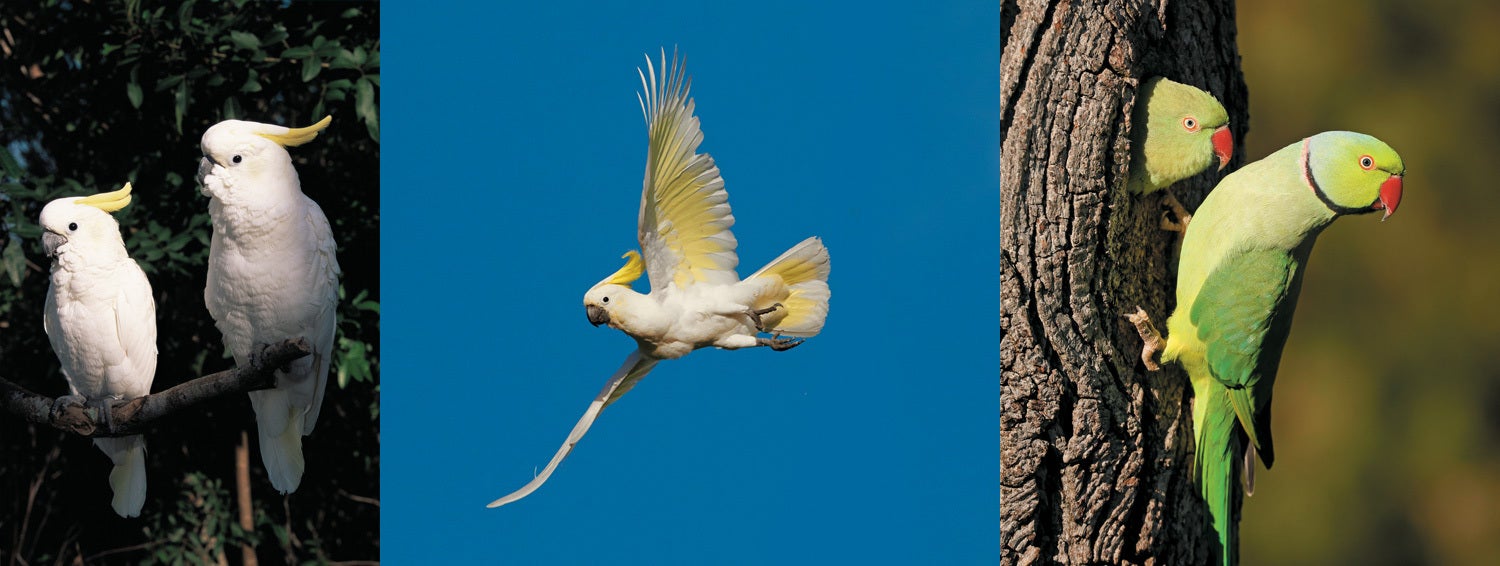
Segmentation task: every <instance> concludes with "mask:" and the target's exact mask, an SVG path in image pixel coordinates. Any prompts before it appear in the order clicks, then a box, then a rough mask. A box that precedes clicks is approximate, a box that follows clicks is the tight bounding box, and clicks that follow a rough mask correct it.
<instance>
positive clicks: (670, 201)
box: [489, 52, 829, 507]
mask: <svg viewBox="0 0 1500 566" xmlns="http://www.w3.org/2000/svg"><path fill="white" fill-rule="evenodd" d="M687 84H688V81H687V77H686V76H685V74H684V70H683V67H682V65H681V64H679V61H678V60H677V58H676V57H675V56H674V57H673V60H672V66H671V67H668V66H667V61H666V53H665V52H663V53H662V67H661V74H660V75H657V72H656V69H655V68H654V67H653V66H652V64H651V59H650V57H647V58H646V69H645V71H644V72H642V73H641V86H642V88H643V89H644V90H645V93H644V96H643V97H642V98H641V111H642V113H644V114H645V115H646V124H647V130H648V138H647V142H648V146H647V150H646V178H645V181H644V182H643V190H642V193H641V204H640V214H639V216H638V217H637V218H638V219H639V226H638V232H637V237H638V239H639V240H640V244H641V250H642V252H644V253H637V252H636V251H635V250H631V251H629V252H626V254H625V257H628V258H629V260H628V261H627V262H626V264H625V267H623V268H621V269H620V270H619V271H616V272H615V273H614V274H613V275H610V276H609V277H606V278H604V280H603V281H600V282H599V283H598V284H596V285H594V286H593V287H592V288H590V289H589V290H588V292H587V293H585V294H584V296H583V305H584V311H585V313H586V315H587V316H588V320H589V322H590V323H592V324H593V325H594V326H600V325H608V326H609V327H610V328H614V329H616V330H620V331H622V332H624V333H625V334H627V335H629V336H630V337H631V338H634V339H635V342H636V344H637V345H638V346H639V348H638V349H637V350H636V351H634V352H632V353H631V354H630V356H629V357H627V358H626V359H625V363H624V364H623V365H621V366H620V369H619V370H618V371H616V372H615V374H614V376H613V377H611V378H610V380H609V381H608V382H607V383H606V384H605V386H604V389H603V390H602V391H600V392H599V395H598V396H597V397H596V398H595V399H594V401H593V402H592V403H590V404H589V407H588V410H587V411H585V412H584V415H583V418H581V419H579V420H578V424H576V425H575V426H574V427H573V431H572V432H571V433H570V434H569V435H568V438H567V440H565V441H564V442H563V445H562V447H561V448H559V449H558V451H557V453H556V454H555V455H554V456H553V457H552V461H551V462H549V463H548V464H547V467H546V469H543V470H542V472H541V474H539V475H537V476H536V477H535V478H533V479H532V480H531V482H529V483H527V484H526V485H525V486H524V487H522V488H521V489H519V490H516V491H515V492H512V493H510V494H509V495H506V496H504V497H501V498H500V499H497V500H495V501H494V502H492V503H490V504H489V506H490V507H499V506H501V505H505V504H507V503H510V502H513V501H516V500H518V499H521V498H522V497H525V496H527V495H528V494H530V493H531V492H533V491H535V490H536V489H537V488H538V487H541V485H542V484H543V483H544V482H546V481H547V478H548V477H550V476H551V475H552V471H553V470H555V469H556V468H557V465H558V464H559V463H561V462H562V460H563V458H565V457H567V455H568V453H569V452H571V451H572V450H573V446H574V445H575V444H577V443H578V441H579V440H580V439H582V438H583V435H584V433H586V432H588V429H589V427H590V426H591V425H592V424H593V422H594V419H595V418H597V417H598V416H599V412H600V411H602V410H603V409H604V408H605V407H607V406H609V404H610V403H613V402H615V401H616V400H618V399H619V398H620V396H622V395H624V394H625V393H626V392H627V391H629V390H630V388H631V387H633V386H635V384H636V382H638V381H640V379H641V378H642V377H645V375H646V374H647V373H648V372H650V371H651V369H652V368H653V367H655V366H656V364H657V362H659V361H661V360H669V359H676V358H680V357H682V356H686V355H688V353H690V352H692V351H693V350H696V349H698V348H704V347H708V346H714V347H718V348H724V349H728V350H735V349H740V348H751V347H756V346H768V347H770V348H771V349H773V350H778V351H780V350H787V349H790V348H792V347H794V346H796V345H797V344H800V343H801V341H802V339H803V338H806V337H810V336H813V335H816V334H817V333H818V332H819V331H820V330H822V329H823V321H824V319H825V318H826V317H827V316H828V297H829V291H828V272H829V260H828V250H827V249H826V248H824V247H823V242H822V240H820V239H818V238H817V237H816V236H814V237H811V238H807V239H806V240H803V241H802V242H800V243H798V244H797V245H795V246H792V248H791V249H790V250H787V251H786V253H783V254H781V256H780V257H777V258H776V259H774V260H771V263H769V264H767V265H766V266H765V267H762V268H760V270H759V271H756V272H755V273H754V274H751V275H750V277H748V278H745V279H743V280H741V279H740V278H739V275H737V274H736V273H735V267H736V266H737V265H738V264H739V256H738V255H736V254H735V245H736V243H737V241H736V240H735V237H734V233H732V232H730V230H729V229H730V227H731V226H733V225H734V215H733V214H730V211H729V194H728V193H727V192H725V190H724V180H723V179H722V178H721V177H720V176H719V168H718V166H716V165H714V160H713V158H712V157H709V155H708V154H700V153H698V144H699V142H702V141H703V132H702V131H701V130H699V129H698V118H697V117H696V116H693V100H692V99H691V98H688V87H687ZM643 256H644V257H643ZM643 274H644V275H646V276H648V278H649V279H650V282H651V292H650V293H649V294H641V293H638V292H636V291H635V290H633V289H631V283H633V282H635V281H636V280H637V279H639V278H640V277H641V275H643ZM763 332H764V333H771V334H772V336H770V337H765V336H760V335H759V334H760V333H763ZM783 336H795V337H797V338H795V339H789V338H784V337H783Z"/></svg>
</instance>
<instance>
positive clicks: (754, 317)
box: [745, 303, 785, 332]
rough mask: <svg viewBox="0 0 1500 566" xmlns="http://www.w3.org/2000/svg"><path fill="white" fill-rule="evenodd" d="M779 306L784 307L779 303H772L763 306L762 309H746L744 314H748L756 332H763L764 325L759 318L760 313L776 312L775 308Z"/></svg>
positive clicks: (764, 329)
mask: <svg viewBox="0 0 1500 566" xmlns="http://www.w3.org/2000/svg"><path fill="white" fill-rule="evenodd" d="M779 308H785V307H783V306H782V304H781V303H776V304H774V305H771V306H769V307H766V308H763V309H760V310H755V309H750V310H747V311H745V314H747V315H750V320H751V321H753V322H755V331H756V332H765V331H766V326H765V324H764V323H762V322H761V320H760V317H761V315H765V314H771V313H773V312H776V309H779Z"/></svg>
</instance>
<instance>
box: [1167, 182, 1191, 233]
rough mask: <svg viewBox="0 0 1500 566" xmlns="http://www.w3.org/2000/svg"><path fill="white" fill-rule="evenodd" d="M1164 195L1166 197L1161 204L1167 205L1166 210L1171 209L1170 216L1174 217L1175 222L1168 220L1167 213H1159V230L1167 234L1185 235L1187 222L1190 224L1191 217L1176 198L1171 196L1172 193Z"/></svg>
mask: <svg viewBox="0 0 1500 566" xmlns="http://www.w3.org/2000/svg"><path fill="white" fill-rule="evenodd" d="M1165 194H1166V197H1165V198H1163V199H1162V201H1161V202H1162V204H1165V205H1167V208H1169V209H1171V210H1170V212H1171V216H1176V217H1177V220H1176V221H1173V220H1171V219H1169V218H1168V214H1167V213H1168V212H1169V211H1167V210H1163V211H1162V213H1161V229H1162V230H1166V231H1168V232H1180V233H1183V234H1186V233H1187V227H1188V222H1192V220H1193V215H1191V214H1188V211H1187V209H1186V208H1183V206H1182V201H1179V200H1177V197H1174V196H1172V193H1170V192H1166V193H1165Z"/></svg>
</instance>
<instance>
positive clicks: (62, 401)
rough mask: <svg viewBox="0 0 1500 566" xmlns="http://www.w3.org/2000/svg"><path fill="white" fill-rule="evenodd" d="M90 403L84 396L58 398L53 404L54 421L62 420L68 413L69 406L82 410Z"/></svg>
mask: <svg viewBox="0 0 1500 566" xmlns="http://www.w3.org/2000/svg"><path fill="white" fill-rule="evenodd" d="M88 402H89V400H88V399H86V398H84V396H82V395H63V396H61V397H58V398H57V399H56V400H54V401H53V402H52V421H53V422H56V421H59V420H62V415H63V412H65V411H67V410H68V407H69V406H73V407H78V408H80V409H82V408H84V407H85V405H86V404H87V403H88Z"/></svg>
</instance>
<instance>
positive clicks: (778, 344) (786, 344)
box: [755, 334, 803, 352]
mask: <svg viewBox="0 0 1500 566" xmlns="http://www.w3.org/2000/svg"><path fill="white" fill-rule="evenodd" d="M802 342H803V339H802V338H782V337H781V335H780V334H776V335H773V336H771V337H770V338H763V337H756V339H755V343H757V344H760V345H761V346H770V347H771V349H772V350H775V351H777V352H782V351H786V350H790V349H792V348H796V347H797V345H798V344H801V343H802Z"/></svg>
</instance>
